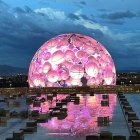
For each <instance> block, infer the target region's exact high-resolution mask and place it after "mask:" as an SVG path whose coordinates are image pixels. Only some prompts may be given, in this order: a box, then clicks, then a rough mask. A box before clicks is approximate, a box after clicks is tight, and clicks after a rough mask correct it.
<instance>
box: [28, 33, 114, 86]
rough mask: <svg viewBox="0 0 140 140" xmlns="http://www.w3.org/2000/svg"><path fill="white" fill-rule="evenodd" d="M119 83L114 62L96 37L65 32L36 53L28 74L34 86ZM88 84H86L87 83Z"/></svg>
mask: <svg viewBox="0 0 140 140" xmlns="http://www.w3.org/2000/svg"><path fill="white" fill-rule="evenodd" d="M83 78H85V79H86V80H87V83H86V85H88V86H91V85H115V84H116V70H115V65H114V62H113V60H112V58H111V56H110V54H109V52H108V51H107V50H106V49H105V47H104V46H103V45H102V44H100V43H99V42H98V41H96V40H95V39H93V38H91V37H89V36H85V35H81V34H62V35H59V36H57V37H55V38H52V39H50V40H49V41H47V42H45V43H44V44H43V45H42V46H41V47H40V48H39V49H38V51H37V52H36V54H35V55H34V57H33V59H32V61H31V64H30V68H29V74H28V82H29V85H30V87H52V86H54V87H56V86H57V87H59V86H60V87H63V86H82V85H83V83H82V80H81V79H83ZM84 84H85V83H84Z"/></svg>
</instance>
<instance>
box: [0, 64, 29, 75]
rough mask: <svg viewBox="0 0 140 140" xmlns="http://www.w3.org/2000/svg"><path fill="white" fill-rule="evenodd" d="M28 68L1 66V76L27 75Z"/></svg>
mask: <svg viewBox="0 0 140 140" xmlns="http://www.w3.org/2000/svg"><path fill="white" fill-rule="evenodd" d="M27 73H28V69H27V68H19V67H13V66H9V65H0V75H1V76H8V75H16V74H27Z"/></svg>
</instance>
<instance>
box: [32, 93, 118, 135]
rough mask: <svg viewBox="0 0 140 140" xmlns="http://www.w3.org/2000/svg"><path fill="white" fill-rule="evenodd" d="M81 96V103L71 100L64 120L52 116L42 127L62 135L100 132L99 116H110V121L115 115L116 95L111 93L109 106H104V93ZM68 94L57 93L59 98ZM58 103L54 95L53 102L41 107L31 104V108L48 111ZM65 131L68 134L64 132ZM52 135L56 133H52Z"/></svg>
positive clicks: (43, 104) (47, 102)
mask: <svg viewBox="0 0 140 140" xmlns="http://www.w3.org/2000/svg"><path fill="white" fill-rule="evenodd" d="M77 96H79V97H80V104H79V105H74V103H72V102H70V103H68V105H67V109H68V111H67V114H68V115H67V117H66V118H65V119H63V120H59V119H58V118H57V117H53V118H51V119H50V120H49V121H48V122H47V123H42V124H40V126H41V127H43V128H47V129H46V132H47V133H49V132H50V133H52V132H54V133H57V135H60V136H64V135H67V136H76V137H77V136H78V137H79V136H85V135H87V134H90V133H91V134H98V133H99V132H100V127H99V126H98V124H97V118H98V117H107V116H109V119H110V123H111V120H112V117H113V112H114V108H115V105H116V95H115V94H109V106H107V107H102V106H101V104H100V103H101V100H102V94H96V95H95V96H89V95H86V96H82V95H77ZM65 97H66V95H57V99H58V100H61V99H63V98H65ZM55 103H56V97H53V100H52V102H50V101H46V102H44V103H42V104H41V109H40V108H36V107H33V106H32V105H31V106H30V109H31V110H36V109H37V110H42V112H48V111H49V107H54V106H55ZM64 132H65V133H66V134H64ZM52 135H55V134H53V133H52Z"/></svg>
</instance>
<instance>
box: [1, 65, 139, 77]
mask: <svg viewBox="0 0 140 140" xmlns="http://www.w3.org/2000/svg"><path fill="white" fill-rule="evenodd" d="M117 72H140V68H138V67H137V68H129V69H124V70H123V69H122V70H117ZM16 74H26V75H27V74H28V68H20V67H13V66H9V65H0V76H9V75H16Z"/></svg>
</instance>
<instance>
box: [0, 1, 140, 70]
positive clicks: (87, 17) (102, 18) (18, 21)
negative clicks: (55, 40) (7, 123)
mask: <svg viewBox="0 0 140 140" xmlns="http://www.w3.org/2000/svg"><path fill="white" fill-rule="evenodd" d="M139 4H140V2H139V1H138V0H136V1H135V2H134V1H131V0H114V1H113V2H111V1H109V0H106V3H104V1H103V0H76V1H75V0H71V1H65V0H61V2H60V1H59V0H54V1H51V0H36V1H34V0H0V36H1V37H0V49H1V51H0V55H1V57H0V65H10V66H15V67H25V68H28V67H29V64H30V61H31V59H32V58H33V55H34V53H35V52H36V51H37V50H38V49H39V48H40V46H41V45H42V44H43V43H44V42H45V41H47V40H49V39H51V38H52V37H55V36H57V35H59V34H63V33H80V34H85V35H88V36H91V37H93V38H95V39H96V40H98V41H99V42H101V43H102V44H103V45H104V46H105V47H106V48H107V50H108V51H109V53H110V54H111V56H112V58H113V60H114V62H115V65H116V69H117V70H126V69H128V70H129V69H140V66H139V64H140V63H139V60H140V55H139V54H140V38H139V35H140V27H139V24H140V10H139Z"/></svg>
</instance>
